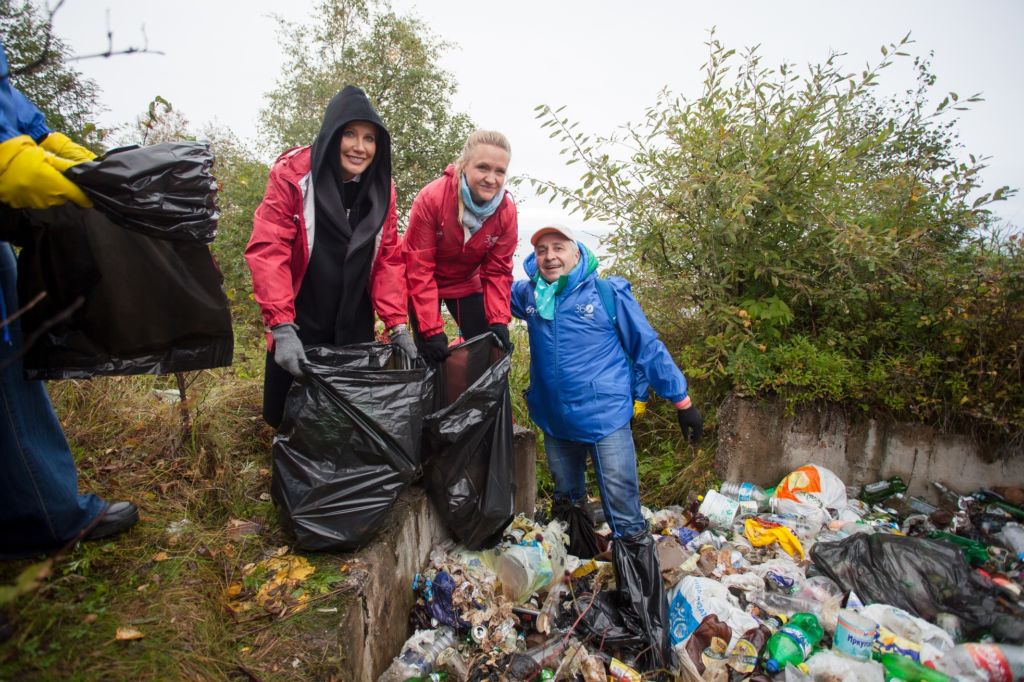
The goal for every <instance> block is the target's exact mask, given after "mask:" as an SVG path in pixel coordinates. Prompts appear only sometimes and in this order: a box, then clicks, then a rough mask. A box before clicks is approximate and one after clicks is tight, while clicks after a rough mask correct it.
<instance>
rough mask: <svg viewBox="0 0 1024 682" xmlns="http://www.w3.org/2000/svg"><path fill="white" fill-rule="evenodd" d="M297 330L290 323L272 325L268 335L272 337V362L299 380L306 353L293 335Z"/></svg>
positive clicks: (296, 335) (297, 338)
mask: <svg viewBox="0 0 1024 682" xmlns="http://www.w3.org/2000/svg"><path fill="white" fill-rule="evenodd" d="M297 329H298V327H296V326H295V325H294V324H292V323H291V322H285V323H284V324H278V325H274V326H273V327H272V328H271V329H270V333H271V334H273V336H274V362H276V363H277V364H279V365H280V366H281V367H283V368H284V369H285V370H287V372H288V373H289V374H291V375H292V376H293V377H295V378H296V379H299V378H301V377H302V375H303V374H304V372H303V371H302V363H304V362H306V351H305V349H304V348H303V347H302V341H301V340H299V335H298V334H296V333H295V331H296V330H297Z"/></svg>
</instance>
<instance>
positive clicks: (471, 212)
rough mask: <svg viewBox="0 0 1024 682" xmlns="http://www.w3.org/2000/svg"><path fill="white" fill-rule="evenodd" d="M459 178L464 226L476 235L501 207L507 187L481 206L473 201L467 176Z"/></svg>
mask: <svg viewBox="0 0 1024 682" xmlns="http://www.w3.org/2000/svg"><path fill="white" fill-rule="evenodd" d="M459 177H460V180H459V191H460V192H461V193H462V204H463V206H464V208H465V211H463V213H462V224H463V226H464V227H465V228H466V229H467V230H469V233H470V234H476V231H477V230H479V229H480V226H481V225H483V224H484V221H485V220H487V219H488V218H490V217H491V216H492V215H494V212H495V211H497V210H498V207H499V206H501V201H502V200H503V199H504V198H505V187H504V186H502V188H501V189H500V190H498V193H497V194H495V195H494V198H493V199H491V200H490V201H488V202H487V203H486V204H484V205H483V206H480V205H479V204H477V203H476V202H474V201H473V194H472V193H471V192H470V191H469V184H468V183H467V182H466V176H465V175H460V176H459Z"/></svg>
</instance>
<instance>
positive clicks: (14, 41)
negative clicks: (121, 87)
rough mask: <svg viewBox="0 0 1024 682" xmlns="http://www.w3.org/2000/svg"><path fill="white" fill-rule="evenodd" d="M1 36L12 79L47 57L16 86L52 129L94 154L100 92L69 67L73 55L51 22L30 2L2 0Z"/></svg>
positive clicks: (99, 138) (98, 134)
mask: <svg viewBox="0 0 1024 682" xmlns="http://www.w3.org/2000/svg"><path fill="white" fill-rule="evenodd" d="M0 35H2V36H3V44H4V48H5V49H6V52H7V60H8V62H9V64H10V68H11V71H12V73H16V72H17V71H18V69H19V68H21V67H24V66H25V65H28V64H34V63H36V62H38V61H39V60H40V59H41V58H43V57H46V58H45V59H43V61H42V62H41V63H39V64H38V66H37V67H36V68H34V69H32V70H31V71H30V72H29V73H24V74H21V75H18V76H16V80H15V84H16V85H17V87H18V89H19V90H21V91H22V92H23V93H24V94H25V96H26V97H28V98H29V100H31V101H32V102H33V103H34V104H35V105H36V106H37V107H39V109H40V110H41V111H42V112H43V113H44V114H45V115H46V122H47V124H48V125H49V126H50V128H51V129H53V130H59V131H60V132H62V133H64V134H66V135H68V136H69V137H71V138H72V139H75V140H77V141H78V142H81V143H83V144H85V145H86V146H89V147H93V148H96V147H97V146H98V145H99V143H100V142H101V141H102V139H103V134H102V131H100V130H99V129H98V128H97V127H96V124H95V121H94V117H95V115H96V110H97V108H98V106H99V103H98V97H99V86H97V85H96V82H95V81H93V80H92V79H89V78H85V77H84V76H82V74H81V73H79V72H78V71H76V70H75V69H73V68H71V67H70V66H68V64H67V63H66V61H65V60H67V59H68V58H69V57H70V56H71V51H70V49H69V48H68V47H67V46H66V45H65V44H64V43H63V42H62V41H61V40H60V39H59V38H57V37H56V36H54V35H53V33H52V27H51V25H50V16H49V15H44V14H43V13H42V12H41V11H40V10H39V9H38V8H37V7H36V6H35V5H34V4H32V3H31V2H28V1H27V0H26V1H25V2H17V1H16V0H0ZM47 55H49V56H47Z"/></svg>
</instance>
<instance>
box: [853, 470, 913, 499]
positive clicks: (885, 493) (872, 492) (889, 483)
mask: <svg viewBox="0 0 1024 682" xmlns="http://www.w3.org/2000/svg"><path fill="white" fill-rule="evenodd" d="M906 490H907V484H906V483H904V482H903V479H902V478H900V477H899V476H893V477H892V478H887V479H885V480H882V481H875V482H874V483H865V484H864V487H863V488H861V489H860V495H859V496H858V497H859V498H860V500H861V501H862V502H866V503H867V504H878V503H879V502H884V501H885V500H887V499H889V498H890V497H892V496H893V495H895V494H896V493H902V492H906Z"/></svg>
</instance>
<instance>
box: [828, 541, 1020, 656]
mask: <svg viewBox="0 0 1024 682" xmlns="http://www.w3.org/2000/svg"><path fill="white" fill-rule="evenodd" d="M811 560H812V561H813V562H814V565H815V566H816V567H817V568H818V569H819V570H820V571H821V572H822V573H824V574H825V575H826V576H828V577H829V578H831V579H832V580H834V581H835V582H836V583H838V584H839V585H840V586H841V587H842V588H843V589H844V590H847V591H849V590H853V591H854V592H856V593H857V596H858V597H860V598H861V600H862V601H864V603H866V604H868V603H882V604H891V605H892V606H896V607H899V608H901V609H903V610H904V611H907V612H909V613H912V614H914V615H915V616H919V617H920V618H923V619H925V620H927V621H929V622H931V623H934V622H935V617H936V615H937V614H939V613H941V612H948V613H954V614H956V615H957V616H959V618H960V621H961V623H962V624H963V632H964V635H965V636H966V637H967V639H969V640H974V639H977V638H978V637H980V636H981V635H982V634H984V633H985V632H991V633H992V634H993V636H995V637H996V639H998V640H1000V641H1009V642H1020V641H1022V639H1024V621H1022V620H1020V619H1016V618H1013V617H1012V616H1011V615H1010V614H1008V613H1006V612H1005V611H1004V610H1002V609H1001V608H1000V606H999V602H998V601H997V597H998V596H999V595H998V594H997V592H996V590H995V589H994V587H993V586H992V585H991V584H986V580H985V579H984V578H983V577H982V576H980V575H979V574H978V573H977V572H975V571H974V570H972V569H971V567H970V566H969V565H968V564H967V561H966V560H965V559H964V555H963V553H962V552H961V551H960V550H959V549H958V548H957V547H956V546H955V545H951V544H947V543H944V542H938V541H936V540H928V539H925V538H914V537H905V536H901V535H889V534H883V533H876V534H873V535H868V534H864V533H857V534H855V535H852V536H850V537H848V538H844V539H842V540H839V541H836V542H819V543H816V544H815V545H814V547H812V548H811Z"/></svg>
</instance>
